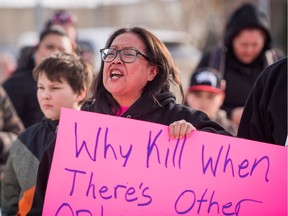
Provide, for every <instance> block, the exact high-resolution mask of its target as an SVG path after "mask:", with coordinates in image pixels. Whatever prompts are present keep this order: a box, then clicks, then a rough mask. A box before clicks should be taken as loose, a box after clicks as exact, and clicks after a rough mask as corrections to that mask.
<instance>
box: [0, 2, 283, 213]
mask: <svg viewBox="0 0 288 216" xmlns="http://www.w3.org/2000/svg"><path fill="white" fill-rule="evenodd" d="M76 21H77V18H76V17H75V16H73V15H71V14H70V13H69V12H67V11H65V10H59V11H56V12H55V13H54V14H53V15H52V16H51V17H50V18H49V19H48V21H47V23H46V24H45V26H44V28H43V30H42V32H41V34H40V35H39V41H38V44H37V45H36V46H33V47H25V48H23V49H22V50H21V55H20V56H19V59H18V61H17V67H16V69H15V71H14V72H13V73H11V75H10V76H9V77H8V78H7V79H5V81H4V82H3V83H2V86H1V88H0V108H1V111H0V112H1V113H2V115H1V119H0V127H1V131H0V156H1V160H0V162H1V164H0V165H1V170H0V183H1V184H2V185H1V209H2V210H1V211H2V215H41V213H42V210H43V204H44V198H45V192H46V187H47V183H48V176H49V172H50V168H51V163H52V159H53V152H54V148H55V141H56V135H57V126H58V122H59V118H60V109H61V107H66V108H71V109H75V110H84V111H89V112H95V113H102V114H108V115H112V116H121V117H126V118H132V119H137V120H141V121H147V122H154V123H159V124H163V125H167V126H168V128H169V136H170V138H171V139H182V138H183V137H189V136H190V134H191V132H192V131H194V130H198V131H206V132H210V133H216V134H221V135H226V136H235V137H241V138H246V139H250V140H256V141H261V142H267V143H272V144H277V145H282V146H284V145H285V144H286V145H288V141H287V140H288V139H287V138H288V136H287V57H286V56H285V55H284V53H283V52H281V51H280V50H277V49H274V48H273V46H272V37H271V32H270V29H269V25H268V22H267V19H266V17H265V15H264V14H263V13H261V12H260V11H259V10H258V9H257V8H256V7H255V6H254V5H253V4H250V3H247V4H244V5H243V6H241V7H239V8H238V9H236V11H235V12H234V13H233V14H232V15H231V17H230V18H229V20H228V21H227V25H226V29H225V32H224V34H223V40H222V41H221V42H219V44H217V46H215V47H214V48H212V49H211V50H210V51H209V52H208V53H205V54H204V55H203V58H202V59H201V60H200V62H199V65H198V66H197V68H196V69H195V71H193V73H192V76H191V80H190V85H189V88H188V89H186V91H184V90H183V89H182V84H181V79H180V77H181V74H180V71H179V70H178V68H177V66H176V65H175V63H174V61H173V58H172V56H171V54H170V53H169V51H168V49H167V48H166V46H165V45H164V44H163V42H161V41H160V40H159V39H158V38H157V37H156V36H155V35H154V34H153V33H151V32H150V31H149V30H147V29H145V28H143V27H137V26H136V27H129V28H128V27H127V28H119V29H117V30H116V31H115V32H114V33H113V34H112V35H111V36H110V37H109V38H107V42H106V45H105V47H103V49H101V50H100V52H101V60H102V61H101V66H100V69H99V71H97V77H94V76H93V75H94V74H95V71H94V68H93V65H92V64H91V63H90V62H89V61H87V60H85V55H83V53H82V52H81V49H80V48H79V46H78V45H77V29H76ZM170 85H177V86H179V88H180V89H181V90H182V91H181V93H182V96H183V98H184V103H183V104H178V103H177V102H176V98H175V95H174V94H173V92H171V86H170ZM283 101H284V102H283ZM4 166H5V169H4V168H3V167H4Z"/></svg>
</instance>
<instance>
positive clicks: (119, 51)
mask: <svg viewBox="0 0 288 216" xmlns="http://www.w3.org/2000/svg"><path fill="white" fill-rule="evenodd" d="M109 49H110V50H114V51H115V55H114V57H113V59H112V60H109V61H107V60H105V59H104V58H103V56H104V55H103V52H104V50H109ZM123 50H134V51H135V53H136V55H135V58H134V60H133V61H131V62H127V61H124V60H123V59H122V54H121V52H122V51H123ZM100 53H101V59H102V61H104V62H107V63H110V62H112V61H114V60H115V59H116V57H117V55H118V53H119V55H120V59H121V61H123V62H124V63H133V62H135V61H136V59H137V55H141V56H143V57H144V58H145V59H146V60H147V61H148V62H151V60H150V58H149V57H148V56H146V55H145V54H143V53H142V52H140V51H139V50H137V49H135V48H123V49H120V50H117V49H115V48H112V47H109V48H102V49H100Z"/></svg>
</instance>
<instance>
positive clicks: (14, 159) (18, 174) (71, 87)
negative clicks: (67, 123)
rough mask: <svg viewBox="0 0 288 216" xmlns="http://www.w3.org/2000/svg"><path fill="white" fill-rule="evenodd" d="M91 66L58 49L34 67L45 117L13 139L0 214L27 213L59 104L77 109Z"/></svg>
mask: <svg viewBox="0 0 288 216" xmlns="http://www.w3.org/2000/svg"><path fill="white" fill-rule="evenodd" d="M92 74H93V72H92V68H91V67H90V66H89V65H87V63H86V62H85V61H84V60H83V59H82V58H81V57H79V56H77V55H75V54H68V53H57V54H55V55H52V56H50V57H48V58H46V59H44V60H43V61H42V62H41V63H40V64H39V65H38V66H37V67H36V68H35V69H34V71H33V77H34V79H35V80H36V81H37V99H38V101H39V104H40V107H41V110H42V112H43V113H44V116H45V117H44V118H43V119H42V121H40V122H39V123H36V124H34V125H32V126H30V127H29V128H27V129H26V130H25V131H24V132H23V133H21V134H20V135H19V137H18V139H17V140H16V141H15V142H14V143H13V146H12V149H11V152H10V155H9V157H8V160H7V164H6V167H5V171H4V178H3V183H2V200H1V202H2V215H3V216H4V215H16V214H17V215H26V214H27V212H28V211H29V210H30V208H31V205H32V201H33V196H34V190H35V184H36V177H37V170H38V166H39V161H40V159H41V157H42V155H43V152H44V151H45V149H46V148H47V147H48V145H49V143H51V142H53V141H54V140H55V139H56V134H57V126H58V122H59V118H60V110H61V108H62V107H65V108H70V109H75V110H80V108H81V106H82V104H83V102H84V100H85V99H86V96H87V92H88V88H89V86H90V84H91V82H92Z"/></svg>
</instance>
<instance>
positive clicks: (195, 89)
mask: <svg viewBox="0 0 288 216" xmlns="http://www.w3.org/2000/svg"><path fill="white" fill-rule="evenodd" d="M218 74H219V73H217V72H216V71H215V70H214V69H212V68H200V69H199V70H197V71H196V72H195V73H193V75H192V78H191V83H190V87H189V89H188V92H187V95H186V99H185V103H186V105H188V106H190V107H191V108H193V109H197V110H200V111H202V112H205V113H206V114H207V115H208V116H209V118H210V119H211V120H213V121H215V122H216V123H218V124H219V125H221V126H222V127H223V128H224V129H225V130H226V131H228V132H229V133H231V134H232V135H233V136H236V134H237V125H236V124H234V123H233V122H232V121H231V120H229V119H228V118H227V114H226V112H225V111H224V110H221V109H220V107H221V106H222V104H223V101H224V98H225V92H224V90H225V81H224V80H221V78H220V77H219V75H218Z"/></svg>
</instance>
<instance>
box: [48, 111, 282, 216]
mask: <svg viewBox="0 0 288 216" xmlns="http://www.w3.org/2000/svg"><path fill="white" fill-rule="evenodd" d="M286 162H287V151H286V148H285V147H281V146H276V145H271V144H266V143H260V142H255V141H250V140H245V139H238V138H234V137H228V136H223V135H216V134H212V133H206V132H199V131H195V132H193V133H192V136H191V137H190V138H188V139H182V140H170V139H169V137H168V127H167V126H163V125H160V124H154V123H149V122H143V121H137V120H132V119H126V118H121V117H112V116H108V115H101V114H96V113H90V112H83V111H74V110H70V109H62V113H61V119H60V124H59V130H58V136H57V141H56V147H55V152H54V159H53V162H52V168H51V173H50V177H49V183H48V188H47V192H46V197H45V204H44V210H43V215H45V216H48V215H49V216H53V215H58V216H62V215H63V216H64V215H65V216H69V215H75V216H76V215H79V216H80V215H81V216H82V215H83V216H84V215H85V216H86V215H87V216H88V215H93V216H94V215H101V216H102V215H105V216H111V215H125V216H130V215H157V216H158V215H163V216H164V215H165V216H166V215H239V216H242V215H262V216H263V215H277V216H281V215H283V216H286V215H287V209H286V208H287V163H286Z"/></svg>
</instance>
